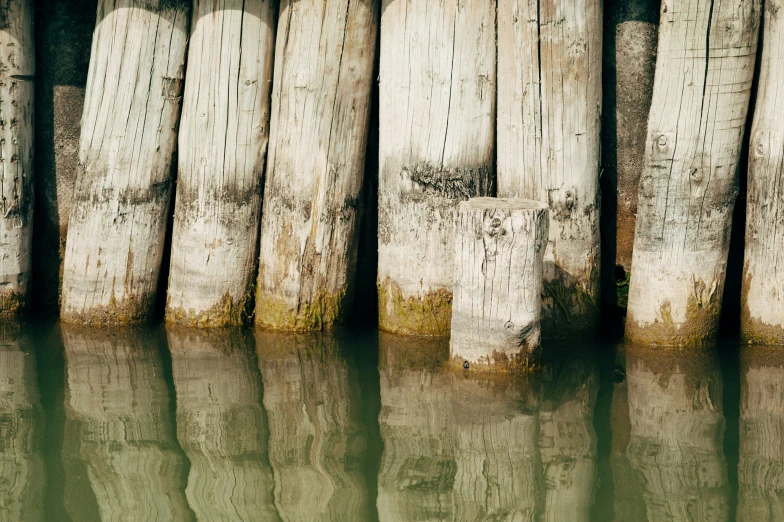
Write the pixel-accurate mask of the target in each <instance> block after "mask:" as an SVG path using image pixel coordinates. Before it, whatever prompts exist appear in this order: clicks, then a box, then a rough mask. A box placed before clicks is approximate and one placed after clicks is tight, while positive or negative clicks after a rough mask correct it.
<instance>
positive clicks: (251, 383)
mask: <svg viewBox="0 0 784 522" xmlns="http://www.w3.org/2000/svg"><path fill="white" fill-rule="evenodd" d="M166 333H167V337H168V339H169V350H170V352H171V357H172V377H173V379H174V389H175V391H176V393H177V438H178V439H179V442H180V446H182V449H183V450H185V454H186V456H187V457H188V460H189V461H190V464H191V466H190V471H189V472H188V486H187V487H186V488H185V496H186V498H187V499H188V505H189V506H190V507H191V509H193V511H194V513H195V514H196V519H197V520H253V519H258V520H269V521H275V520H280V517H279V516H278V512H277V510H276V509H275V503H274V499H273V477H272V469H271V468H270V465H269V461H268V460H267V459H268V457H267V437H268V433H267V423H266V415H265V414H264V411H262V408H261V401H260V398H261V374H260V373H259V366H258V363H257V361H256V354H255V353H254V351H253V337H252V336H251V335H250V334H249V333H248V332H244V331H242V330H237V329H227V330H224V329H220V330H217V331H208V332H205V331H199V330H193V329H186V328H181V327H171V326H169V327H167V328H166Z"/></svg>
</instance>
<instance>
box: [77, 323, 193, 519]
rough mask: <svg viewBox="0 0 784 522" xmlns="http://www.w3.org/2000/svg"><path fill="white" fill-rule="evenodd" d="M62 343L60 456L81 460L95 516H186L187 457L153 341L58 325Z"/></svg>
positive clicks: (119, 332)
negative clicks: (177, 434) (176, 432)
mask: <svg viewBox="0 0 784 522" xmlns="http://www.w3.org/2000/svg"><path fill="white" fill-rule="evenodd" d="M63 342H64V344H65V357H66V400H65V415H66V428H65V430H66V441H65V442H66V447H64V448H63V453H64V455H63V457H64V459H68V458H71V459H80V460H81V461H83V465H84V468H85V471H86V475H87V479H88V481H89V485H90V487H91V489H92V493H93V495H94V498H95V503H96V504H97V509H98V512H99V513H100V518H101V519H102V520H112V521H114V520H117V521H120V520H129V521H131V520H132V521H147V520H150V521H152V520H155V521H159V520H190V519H191V518H192V513H191V511H190V509H189V508H188V505H187V503H186V501H185V494H184V489H185V481H184V478H185V471H186V461H185V458H184V456H183V455H182V452H181V450H180V448H179V447H178V446H177V441H176V439H175V435H174V423H173V419H172V418H171V413H170V411H171V406H172V405H171V397H170V396H169V390H168V388H167V386H166V381H165V380H164V377H163V364H162V361H161V356H160V353H159V352H158V346H157V344H156V341H155V339H154V338H152V337H150V336H148V335H147V334H144V333H143V332H141V331H138V330H133V329H122V330H108V331H107V330H104V331H103V332H102V333H98V332H96V331H95V330H86V329H81V328H78V327H77V328H74V327H67V326H65V325H64V326H63ZM67 446H71V448H68V447H67ZM69 449H70V451H71V452H74V453H75V455H68V452H69ZM66 478H67V479H68V480H69V481H70V480H71V478H72V477H66ZM71 494H72V495H75V494H77V492H74V491H71ZM67 495H68V493H66V496H67ZM80 502H81V501H80ZM66 503H68V500H67V499H66ZM75 504H76V503H75V502H74V503H72V505H75ZM80 509H81V508H80ZM74 519H76V520H78V519H80V517H74Z"/></svg>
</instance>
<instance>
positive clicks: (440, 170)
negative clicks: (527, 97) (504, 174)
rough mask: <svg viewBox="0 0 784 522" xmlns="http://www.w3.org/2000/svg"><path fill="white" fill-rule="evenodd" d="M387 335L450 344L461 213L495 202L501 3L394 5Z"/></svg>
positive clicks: (385, 49)
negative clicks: (470, 203)
mask: <svg viewBox="0 0 784 522" xmlns="http://www.w3.org/2000/svg"><path fill="white" fill-rule="evenodd" d="M382 13H383V14H382V17H381V59H380V87H379V111H380V112H379V120H380V129H379V209H378V212H379V215H378V242H379V252H378V256H379V261H378V287H379V326H380V328H382V329H383V330H387V331H391V332H398V333H403V334H422V335H435V336H447V335H449V330H450V321H451V315H452V274H453V271H454V248H453V241H454V217H455V212H456V210H457V204H458V203H459V202H460V201H464V200H467V199H469V198H472V197H475V196H491V195H493V192H494V186H493V185H494V177H493V144H494V121H495V85H496V72H495V71H496V67H495V66H496V59H495V58H496V53H495V34H496V31H495V19H496V2H495V0H465V1H457V0H446V1H444V2H410V1H407V0H384V1H383V7H382Z"/></svg>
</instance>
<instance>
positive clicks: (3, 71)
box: [0, 0, 35, 315]
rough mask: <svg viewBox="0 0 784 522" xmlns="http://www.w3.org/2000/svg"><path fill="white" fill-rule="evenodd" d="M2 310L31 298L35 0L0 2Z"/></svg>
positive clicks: (15, 307)
mask: <svg viewBox="0 0 784 522" xmlns="http://www.w3.org/2000/svg"><path fill="white" fill-rule="evenodd" d="M0 49H2V52H0V212H2V213H1V214H0V315H13V314H16V313H18V312H19V311H21V310H23V309H24V308H25V307H26V305H27V302H28V299H29V289H30V280H31V277H32V252H31V250H32V240H33V98H34V96H33V94H34V80H35V41H34V35H33V2H32V1H31V0H2V1H1V2H0Z"/></svg>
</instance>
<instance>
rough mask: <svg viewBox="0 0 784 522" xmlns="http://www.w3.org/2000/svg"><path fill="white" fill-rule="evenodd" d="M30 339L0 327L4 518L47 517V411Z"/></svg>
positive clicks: (7, 521)
mask: <svg viewBox="0 0 784 522" xmlns="http://www.w3.org/2000/svg"><path fill="white" fill-rule="evenodd" d="M32 348H33V346H32V343H31V342H30V339H29V338H28V337H27V335H25V334H23V333H22V332H21V330H20V328H19V325H16V324H5V325H2V326H0V419H2V441H1V442H0V499H2V500H0V520H3V521H4V522H14V521H19V522H22V521H31V522H35V521H43V520H44V510H43V508H44V491H45V487H46V469H45V467H44V455H43V445H44V444H43V443H44V437H43V434H44V412H43V408H42V406H41V397H40V394H39V392H38V372H37V369H36V364H35V354H34V353H33V352H32V351H31V350H32Z"/></svg>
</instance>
